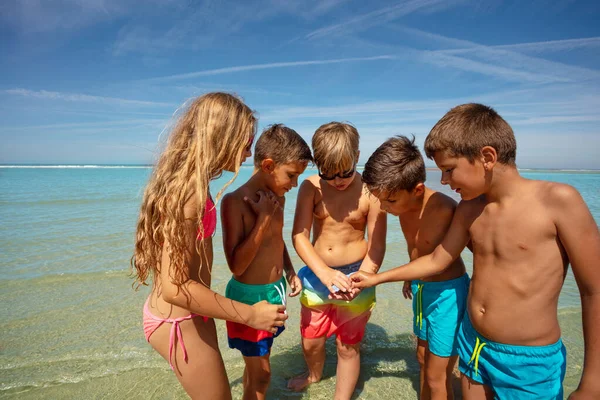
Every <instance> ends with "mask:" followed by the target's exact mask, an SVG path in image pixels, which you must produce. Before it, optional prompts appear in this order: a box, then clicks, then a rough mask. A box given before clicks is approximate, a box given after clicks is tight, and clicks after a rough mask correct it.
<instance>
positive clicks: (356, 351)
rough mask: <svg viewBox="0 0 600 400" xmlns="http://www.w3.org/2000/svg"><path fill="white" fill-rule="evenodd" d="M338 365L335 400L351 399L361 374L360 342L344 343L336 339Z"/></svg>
mask: <svg viewBox="0 0 600 400" xmlns="http://www.w3.org/2000/svg"><path fill="white" fill-rule="evenodd" d="M336 344H337V356H338V365H337V371H336V383H335V400H346V399H350V397H351V396H352V393H354V388H355V387H356V381H358V376H359V374H360V342H359V343H357V344H345V343H342V341H341V340H340V338H339V336H338V338H337V339H336Z"/></svg>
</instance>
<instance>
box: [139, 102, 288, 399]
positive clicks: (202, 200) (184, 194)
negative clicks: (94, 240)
mask: <svg viewBox="0 0 600 400" xmlns="http://www.w3.org/2000/svg"><path fill="white" fill-rule="evenodd" d="M255 132H256V118H255V116H254V114H253V112H252V111H251V110H250V108H248V106H246V105H245V104H244V103H243V102H242V101H241V100H240V99H238V98H237V97H235V96H232V95H230V94H226V93H208V94H205V95H203V96H201V97H198V98H197V99H195V100H194V101H193V102H192V104H191V105H190V106H189V108H188V109H187V111H186V112H185V113H184V114H183V115H182V116H181V118H180V119H179V121H178V123H177V124H176V125H175V127H174V129H173V130H172V131H171V134H170V136H169V139H168V143H167V145H166V148H165V150H164V151H163V153H162V154H161V156H160V158H159V159H158V162H157V164H156V166H155V168H154V171H153V173H152V176H151V178H150V181H149V183H148V185H147V187H146V190H145V192H144V197H143V201H142V206H141V211H140V216H139V219H138V224H137V232H136V243H135V251H134V255H133V257H132V260H131V263H132V266H133V268H134V269H135V273H136V275H137V276H136V283H137V286H138V287H139V285H140V284H143V285H146V284H147V283H146V281H147V280H149V279H150V278H152V292H151V294H150V296H149V297H148V300H146V304H145V305H144V310H143V315H144V333H145V335H146V339H147V340H148V342H149V343H150V345H151V346H152V347H153V348H154V349H155V350H156V351H157V352H158V353H159V354H160V355H161V356H162V357H163V358H165V359H166V360H167V361H168V362H169V365H170V366H171V368H172V369H173V371H174V372H175V375H176V376H177V379H179V382H181V385H182V386H183V388H184V389H185V391H186V392H187V393H188V394H189V395H190V397H192V398H207V399H229V398H231V393H230V388H229V381H228V379H227V375H226V372H225V366H224V364H223V359H222V357H221V353H220V352H219V348H218V342H217V333H216V328H215V323H214V321H213V320H212V319H211V318H219V319H225V320H228V321H234V322H238V323H242V324H246V325H249V326H251V327H253V328H256V329H261V330H267V331H270V332H276V331H277V327H279V326H282V325H283V323H284V320H285V319H286V318H287V315H286V314H284V310H285V307H284V306H281V305H279V306H278V305H271V304H268V303H266V302H264V301H263V302H260V303H257V304H255V305H254V306H249V305H246V304H242V303H239V302H236V301H233V300H230V299H227V298H225V297H222V296H220V295H219V294H217V293H215V292H213V291H212V290H210V280H211V267H212V261H213V247H212V234H213V232H214V230H215V227H216V218H217V216H216V208H215V204H216V202H217V201H218V200H219V198H220V197H221V194H222V192H223V190H224V189H225V187H226V186H227V185H229V184H230V183H231V182H232V181H233V180H234V179H235V177H237V173H238V171H239V168H240V166H241V164H242V163H243V162H244V160H245V159H246V158H247V157H249V156H250V155H251V146H252V142H253V139H254V135H255ZM223 171H231V172H234V173H235V175H234V177H233V178H232V179H231V180H230V181H229V182H228V183H227V185H226V186H225V187H224V188H223V189H221V191H220V192H219V193H218V195H217V196H216V199H215V201H213V200H212V198H211V195H210V193H209V183H210V181H211V180H212V179H215V178H217V177H219V176H220V175H221V173H222V172H223Z"/></svg>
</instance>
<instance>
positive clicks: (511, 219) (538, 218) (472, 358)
mask: <svg viewBox="0 0 600 400" xmlns="http://www.w3.org/2000/svg"><path fill="white" fill-rule="evenodd" d="M425 152H426V154H427V156H428V157H430V158H433V160H435V163H436V165H437V166H438V168H440V170H441V171H442V180H441V182H442V184H447V185H450V187H451V188H452V190H455V191H456V192H457V193H459V194H460V196H461V198H462V201H461V202H460V204H459V205H458V207H457V209H456V212H455V214H454V218H453V220H452V224H451V225H450V228H449V230H448V233H447V234H446V236H445V237H444V239H443V241H442V243H441V244H440V245H439V246H437V247H436V248H435V250H434V251H433V252H432V253H431V254H429V255H426V256H423V257H420V258H419V259H417V260H415V261H413V262H411V263H410V264H408V265H406V266H402V267H399V268H395V269H392V270H389V271H386V272H384V273H380V274H377V275H370V274H366V273H360V275H359V274H357V275H355V276H353V280H354V281H355V282H354V284H355V285H356V286H357V287H359V288H362V287H369V286H373V285H376V284H379V283H383V282H392V281H402V280H410V279H417V278H421V277H426V276H433V275H436V274H439V273H441V272H443V271H445V270H446V268H447V267H448V266H449V265H451V264H452V262H453V260H455V259H456V258H458V256H459V255H460V252H461V251H462V250H463V249H464V247H465V246H466V245H467V243H468V242H469V240H471V241H472V245H473V277H472V281H471V288H470V291H469V298H468V302H467V312H466V313H465V316H464V318H463V320H462V323H461V326H460V328H459V331H458V346H459V357H460V362H459V368H460V371H461V372H462V374H463V375H462V388H463V396H464V398H466V399H483V398H492V397H495V398H502V399H504V398H511V399H533V398H536V399H539V398H543V399H549V398H552V399H556V398H562V396H563V394H562V392H563V388H562V380H563V378H564V374H565V370H566V351H565V347H564V345H563V343H562V341H561V339H560V326H559V324H558V318H557V306H558V296H559V294H560V290H561V287H562V285H563V282H564V279H565V276H566V272H567V267H568V265H569V263H570V264H571V266H572V268H573V273H574V275H575V279H576V281H577V284H578V286H579V291H580V294H581V304H582V315H583V331H584V339H585V359H584V368H583V375H582V377H581V382H580V384H579V388H578V389H577V391H576V392H575V393H573V394H572V395H571V398H572V399H584V398H585V399H597V398H600V380H598V378H597V377H598V376H600V339H599V338H600V268H598V266H597V263H598V260H600V234H599V232H598V226H597V225H596V222H595V221H594V219H593V217H592V215H591V213H590V211H589V210H588V208H587V206H586V204H585V202H584V201H583V199H582V198H581V195H580V194H579V193H578V192H577V190H575V189H574V188H572V187H571V186H568V185H565V184H561V183H554V182H545V181H537V180H529V179H525V178H523V177H521V176H520V175H519V171H518V170H517V168H516V165H515V158H516V141H515V137H514V134H513V131H512V129H511V128H510V126H509V125H508V124H507V123H506V121H504V119H502V117H500V115H498V113H496V111H494V110H493V109H492V108H490V107H487V106H484V105H481V104H463V105H461V106H458V107H455V108H453V109H452V110H450V111H449V112H448V113H447V114H446V115H445V116H444V117H443V118H442V119H441V120H440V121H439V122H438V123H437V124H436V125H435V126H434V128H433V129H432V130H431V132H430V134H429V136H428V137H427V139H426V141H425ZM594 377H596V378H594Z"/></svg>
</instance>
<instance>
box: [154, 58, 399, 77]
mask: <svg viewBox="0 0 600 400" xmlns="http://www.w3.org/2000/svg"><path fill="white" fill-rule="evenodd" d="M394 58H395V57H394V56H391V55H381V56H374V57H351V58H336V59H331V60H310V61H291V62H276V63H268V64H251V65H238V66H235V67H225V68H217V69H208V70H203V71H196V72H189V73H185V74H177V75H169V76H162V77H157V78H150V79H144V80H143V82H166V81H175V80H182V79H191V78H197V77H200V76H211V75H221V74H231V73H235V72H245V71H254V70H261V69H272V68H290V67H302V66H307V65H325V64H340V63H347V62H359V61H381V60H391V59H394Z"/></svg>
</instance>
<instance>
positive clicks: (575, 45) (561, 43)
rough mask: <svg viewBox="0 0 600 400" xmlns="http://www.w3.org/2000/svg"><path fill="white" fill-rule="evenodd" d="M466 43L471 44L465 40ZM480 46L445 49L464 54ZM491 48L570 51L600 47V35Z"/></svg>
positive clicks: (535, 51) (536, 51) (525, 50)
mask: <svg viewBox="0 0 600 400" xmlns="http://www.w3.org/2000/svg"><path fill="white" fill-rule="evenodd" d="M464 42H465V44H471V45H472V43H470V42H467V41H464ZM479 47H480V46H475V47H469V48H465V49H450V50H444V52H445V53H448V54H464V53H470V52H473V51H477V50H478V48H479ZM487 47H488V48H491V49H501V50H514V51H519V52H529V53H546V52H558V51H570V50H575V49H581V48H598V47H600V37H598V36H596V37H590V38H580V39H565V40H548V41H545V42H530V43H515V44H505V45H497V46H487Z"/></svg>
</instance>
